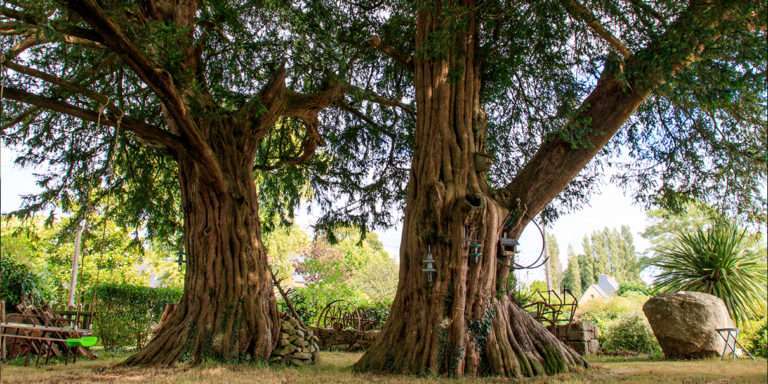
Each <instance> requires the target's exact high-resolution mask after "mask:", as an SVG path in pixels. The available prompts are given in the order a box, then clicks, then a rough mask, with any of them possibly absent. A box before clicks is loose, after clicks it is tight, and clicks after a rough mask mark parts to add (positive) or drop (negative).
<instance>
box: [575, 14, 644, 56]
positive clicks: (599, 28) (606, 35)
mask: <svg viewBox="0 0 768 384" xmlns="http://www.w3.org/2000/svg"><path fill="white" fill-rule="evenodd" d="M563 5H564V6H565V9H566V10H567V11H568V13H570V14H571V16H573V17H574V18H576V19H579V20H581V21H583V22H585V23H587V25H589V27H590V28H591V29H592V31H593V32H594V33H595V34H596V35H598V36H599V37H600V38H602V39H603V40H605V41H606V42H607V43H608V44H610V45H611V46H612V47H613V48H614V49H615V50H617V51H619V53H621V55H622V56H624V58H625V59H627V58H629V57H630V56H632V52H631V51H630V50H629V49H628V48H627V47H626V46H625V45H624V43H623V42H621V40H620V39H619V38H618V37H616V36H613V34H612V33H611V32H610V31H609V30H608V29H606V28H605V27H604V26H603V24H601V23H600V20H598V19H597V17H595V15H594V14H593V13H592V11H590V10H589V9H587V7H585V6H583V5H582V4H581V3H579V2H578V1H577V0H566V1H564V2H563Z"/></svg>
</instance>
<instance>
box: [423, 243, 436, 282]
mask: <svg viewBox="0 0 768 384" xmlns="http://www.w3.org/2000/svg"><path fill="white" fill-rule="evenodd" d="M423 263H424V268H422V269H421V270H422V272H424V273H425V274H426V275H427V282H428V283H429V284H432V276H433V275H434V274H435V273H436V272H437V270H436V269H435V259H434V258H433V257H432V248H431V247H430V246H427V256H426V257H425V258H424V261H423Z"/></svg>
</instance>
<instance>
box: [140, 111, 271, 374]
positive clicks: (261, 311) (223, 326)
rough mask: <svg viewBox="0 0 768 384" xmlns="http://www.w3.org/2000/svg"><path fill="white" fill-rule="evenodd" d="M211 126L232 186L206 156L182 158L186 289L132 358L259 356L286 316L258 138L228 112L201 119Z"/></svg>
mask: <svg viewBox="0 0 768 384" xmlns="http://www.w3.org/2000/svg"><path fill="white" fill-rule="evenodd" d="M199 125H200V126H201V127H202V128H203V130H204V132H206V134H207V136H208V138H209V140H208V142H209V143H211V148H212V149H213V152H214V153H215V155H216V157H217V159H218V162H219V164H220V169H221V170H222V172H223V173H224V175H225V176H226V181H227V184H226V185H227V191H226V193H219V192H218V191H217V189H216V188H215V187H214V186H212V185H211V184H210V183H209V182H208V180H210V178H209V177H207V176H206V175H205V173H206V172H208V170H206V169H205V168H204V167H203V166H202V165H201V163H200V162H199V161H195V159H191V158H184V157H181V158H179V174H180V176H179V180H180V185H181V191H182V200H183V202H184V219H185V224H184V225H185V228H184V233H185V248H186V251H187V252H186V255H187V261H186V266H187V271H186V276H185V280H184V295H183V296H182V298H181V301H180V302H179V305H178V306H177V307H176V310H175V311H173V312H172V313H171V315H170V316H169V318H168V319H167V320H166V321H165V322H163V323H162V325H161V327H160V329H159V330H158V331H157V333H156V335H155V337H154V338H153V339H152V340H151V341H150V342H149V344H148V345H147V346H146V347H145V348H144V349H143V350H141V351H140V352H138V353H137V354H135V355H133V356H131V357H130V358H129V359H128V360H127V361H126V362H125V364H127V365H171V364H173V363H174V362H175V361H176V360H177V359H179V358H184V357H187V358H189V359H191V360H192V361H193V362H200V361H202V360H203V359H216V360H227V361H231V360H253V359H266V358H268V357H269V355H270V353H271V352H272V349H273V348H274V346H275V343H276V341H277V336H278V332H279V319H278V313H277V307H276V304H275V298H274V293H273V291H272V282H271V278H270V275H269V270H268V262H267V255H266V253H265V249H264V246H263V245H262V242H261V233H260V228H259V213H258V196H257V191H256V186H255V185H254V182H253V176H252V170H251V167H252V164H253V158H252V156H253V150H252V148H250V147H251V146H252V145H253V143H252V140H246V139H243V136H242V133H243V132H245V128H246V127H243V126H239V125H237V124H236V123H235V122H233V121H230V120H229V119H225V120H224V121H221V122H202V123H200V124H199Z"/></svg>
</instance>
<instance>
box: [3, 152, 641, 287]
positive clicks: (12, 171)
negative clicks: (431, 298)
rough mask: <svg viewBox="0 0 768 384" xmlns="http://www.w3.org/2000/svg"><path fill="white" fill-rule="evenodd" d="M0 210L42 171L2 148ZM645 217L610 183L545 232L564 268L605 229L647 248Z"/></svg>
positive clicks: (306, 219)
mask: <svg viewBox="0 0 768 384" xmlns="http://www.w3.org/2000/svg"><path fill="white" fill-rule="evenodd" d="M0 155H1V156H2V158H1V159H0V172H2V174H1V176H2V180H1V181H0V209H1V210H2V212H3V213H5V212H9V211H12V210H15V209H17V208H18V207H19V206H20V205H21V195H24V194H28V193H34V192H36V191H37V190H38V189H37V187H36V185H35V177H34V172H36V171H41V170H35V169H29V168H20V167H18V166H17V165H15V164H14V163H13V160H14V159H15V153H14V152H13V151H12V150H11V149H9V148H7V147H2V152H1V153H0ZM313 220H314V218H313V217H312V216H311V215H308V214H307V213H306V210H305V209H301V210H300V212H299V213H298V215H297V223H298V224H299V226H301V227H302V228H303V229H304V230H306V231H308V232H311V225H312V223H313ZM648 224H649V223H648V218H647V216H646V215H645V212H644V210H643V209H642V208H641V207H638V206H636V205H633V204H632V201H631V199H629V198H628V197H626V196H624V194H623V193H622V191H621V190H620V188H618V187H617V186H615V185H611V184H607V183H605V184H603V185H602V188H601V192H600V193H597V194H595V195H594V196H592V198H591V200H590V202H589V204H588V205H587V206H585V207H583V208H582V209H581V210H579V211H576V212H573V213H570V214H568V215H565V216H562V217H560V219H559V220H558V221H557V222H555V223H554V224H553V225H552V226H550V227H549V228H547V232H549V233H552V234H554V235H555V236H556V237H557V242H558V244H559V246H560V253H561V254H560V260H561V263H562V265H563V267H565V265H566V251H567V248H568V244H571V245H573V247H574V249H575V250H576V251H577V252H579V251H580V250H581V238H582V237H583V236H585V235H588V234H590V233H591V232H593V231H595V230H598V229H602V228H604V227H619V226H621V225H628V226H629V227H630V228H631V229H632V232H633V234H634V235H635V245H636V247H637V249H638V251H640V252H642V251H645V250H646V249H647V248H648V242H647V241H645V240H644V239H643V238H642V237H640V233H641V232H642V231H643V230H644V229H645V227H646V226H647V225H648ZM400 230H401V227H400V226H399V225H398V226H395V227H393V228H390V229H388V230H386V231H377V233H378V234H379V237H380V239H381V241H382V243H384V248H385V249H386V250H387V252H389V254H390V256H392V258H394V259H395V260H397V258H398V257H399V252H398V249H399V247H400ZM520 241H521V244H522V245H521V254H520V262H521V263H525V262H526V261H527V262H530V261H533V259H535V258H536V256H538V254H539V252H540V250H541V237H540V236H539V234H538V231H537V230H536V228H535V227H534V226H529V227H528V228H527V229H526V230H525V232H524V233H523V235H522V237H521V239H520ZM518 275H519V276H518V277H520V278H522V279H523V280H524V281H531V280H537V279H543V278H544V274H543V271H542V270H541V269H539V270H535V271H521V272H518Z"/></svg>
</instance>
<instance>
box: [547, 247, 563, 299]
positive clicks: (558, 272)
mask: <svg viewBox="0 0 768 384" xmlns="http://www.w3.org/2000/svg"><path fill="white" fill-rule="evenodd" d="M546 242H547V256H548V257H549V259H547V265H546V268H547V274H548V276H549V281H550V284H551V286H552V289H554V290H555V291H556V292H557V291H560V281H561V280H562V278H563V276H562V275H563V266H562V264H560V248H559V247H558V246H557V238H556V237H555V236H554V235H552V234H551V233H547V236H546Z"/></svg>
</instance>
